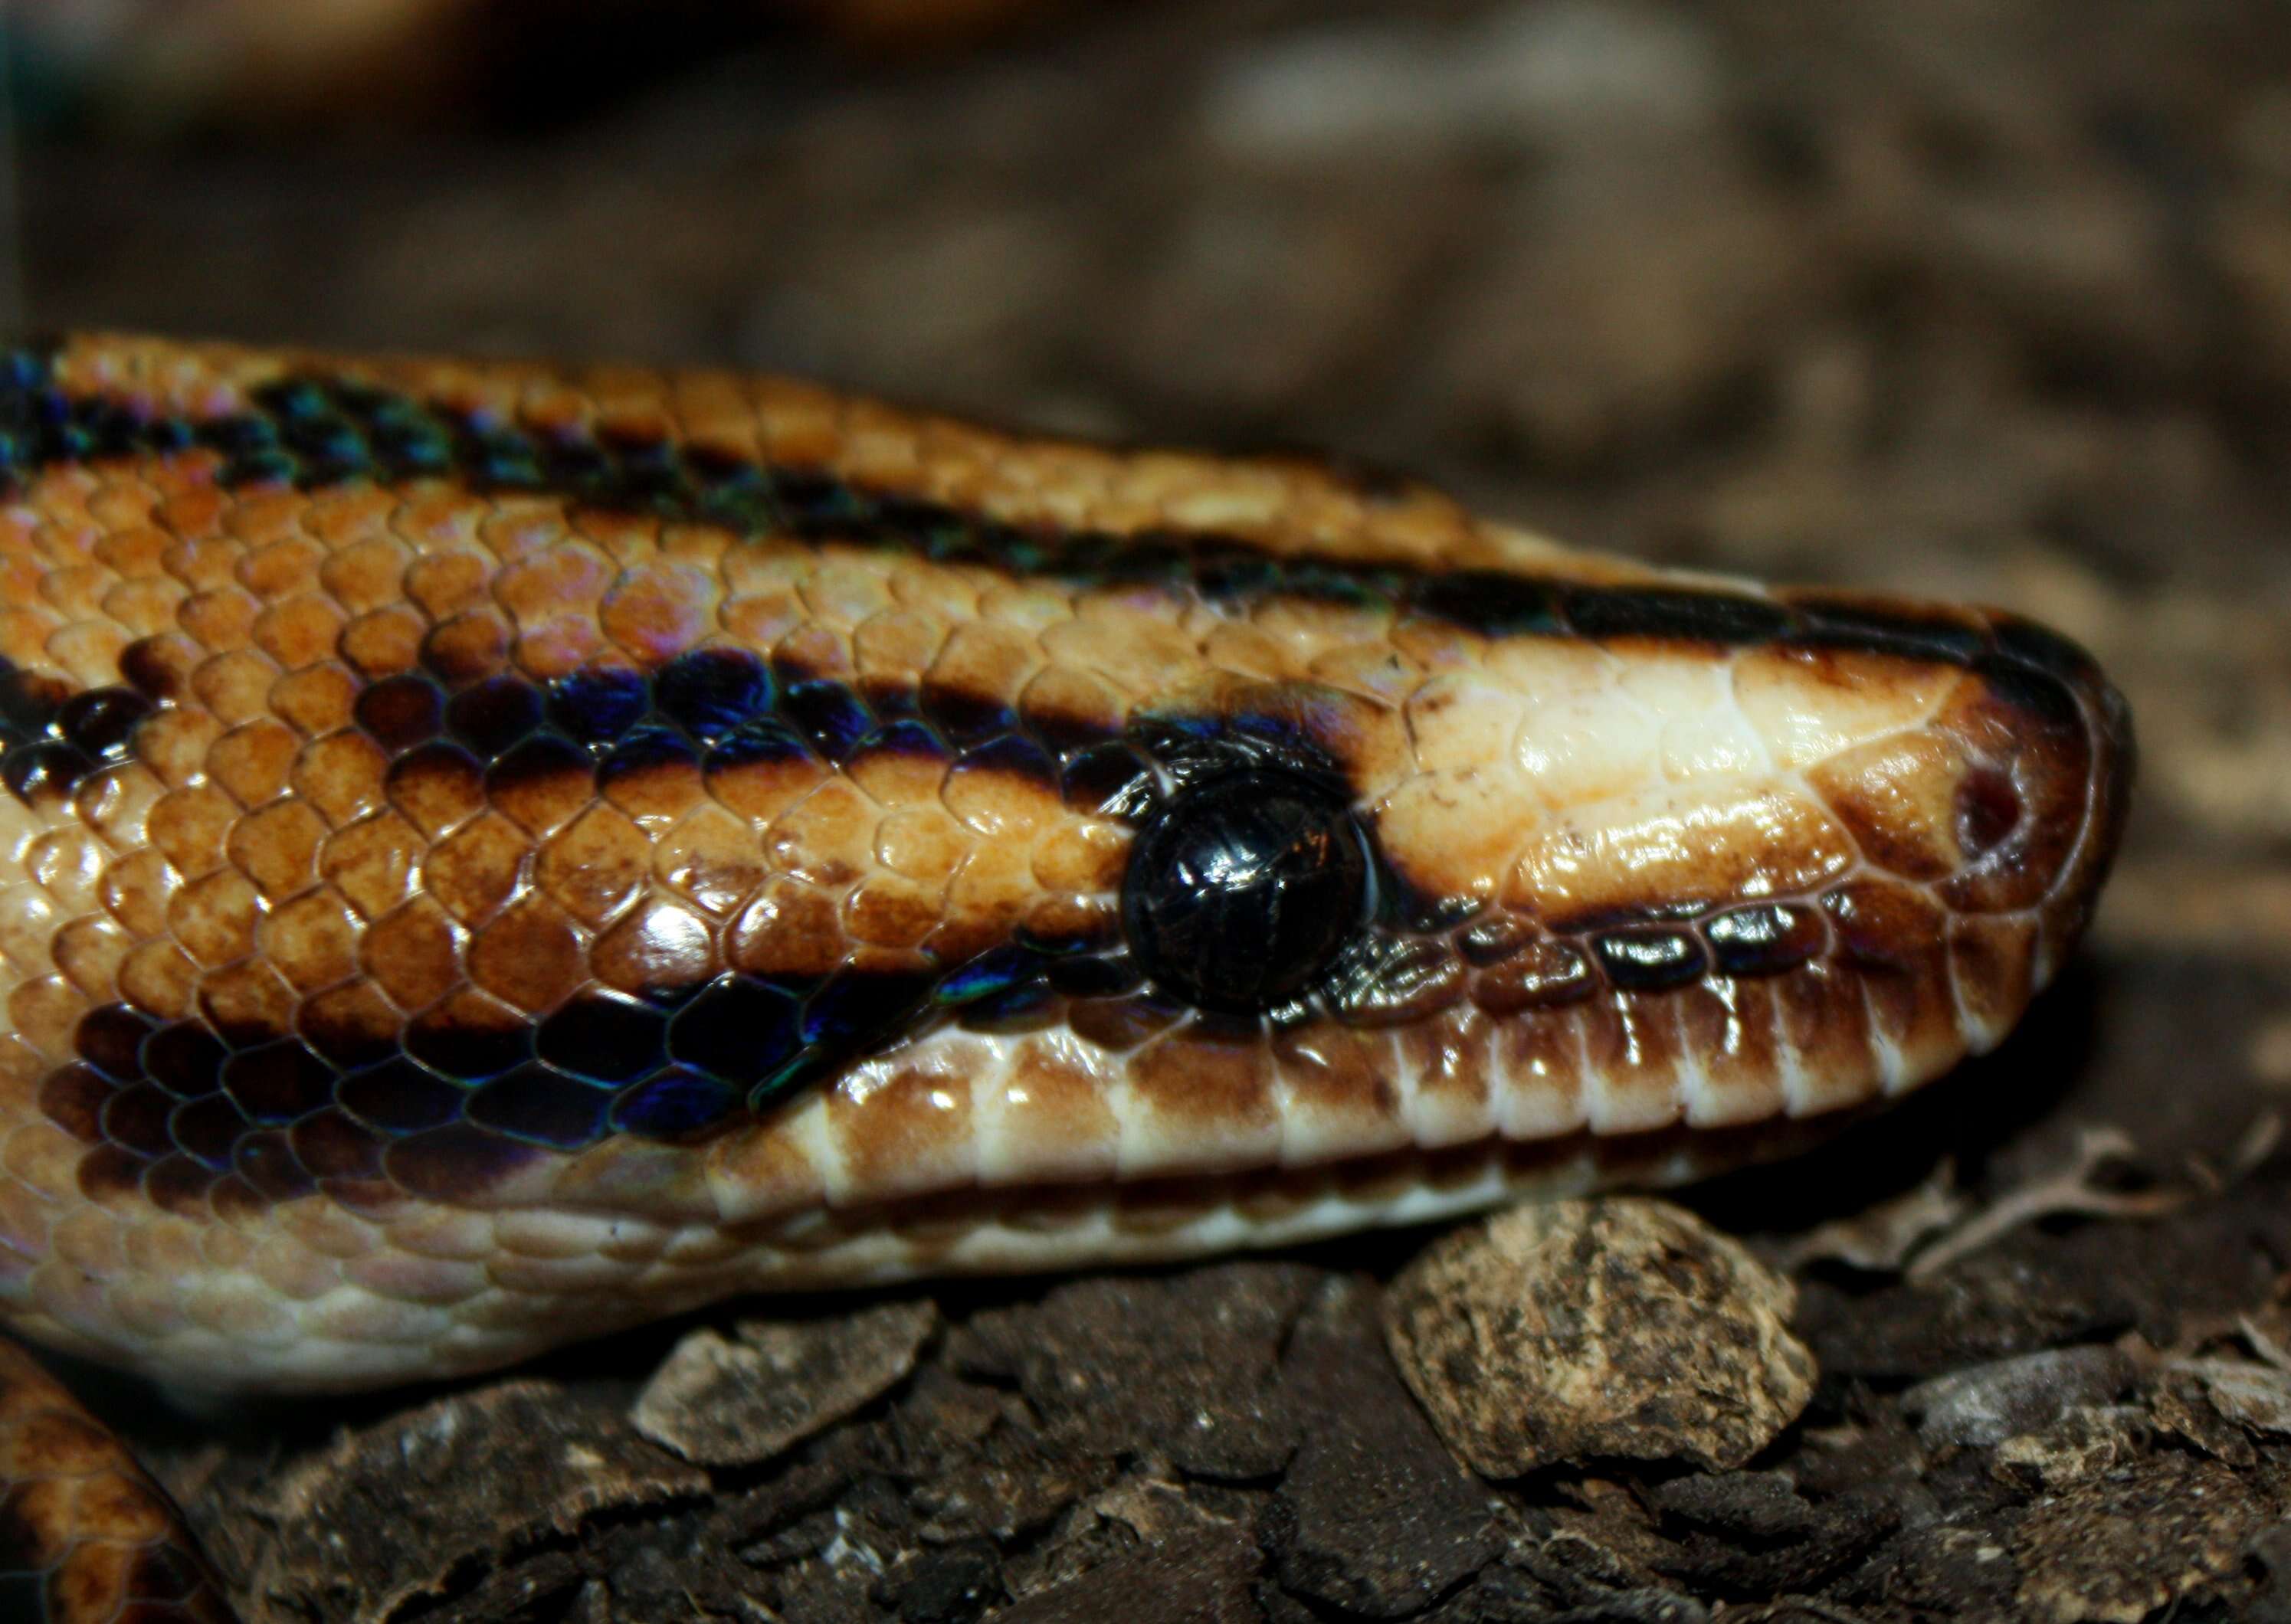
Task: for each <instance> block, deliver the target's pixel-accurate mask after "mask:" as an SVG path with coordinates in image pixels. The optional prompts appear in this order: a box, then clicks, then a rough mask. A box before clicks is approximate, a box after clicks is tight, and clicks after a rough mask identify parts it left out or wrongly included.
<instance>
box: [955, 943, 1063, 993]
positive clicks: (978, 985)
mask: <svg viewBox="0 0 2291 1624" xmlns="http://www.w3.org/2000/svg"><path fill="white" fill-rule="evenodd" d="M1041 969H1042V960H1041V954H1039V953H1034V952H1033V951H1032V950H1030V949H1027V948H1025V947H1017V946H1010V947H995V948H990V949H989V950H988V951H986V952H985V953H981V954H979V955H978V957H977V958H976V959H973V960H971V961H969V963H968V964H962V965H958V966H957V967H956V968H955V969H951V970H949V971H948V972H947V973H946V974H945V975H944V976H942V977H939V979H938V985H936V987H934V988H932V989H931V1001H932V1002H934V1003H936V1004H941V1005H945V1006H950V1007H952V1006H957V1005H961V1004H969V1003H976V1002H977V1001H979V1000H980V999H982V998H992V997H993V996H994V995H995V994H996V993H1004V992H1008V991H1009V989H1010V988H1012V987H1014V986H1016V985H1018V984H1019V983H1020V982H1022V981H1025V980H1027V979H1029V978H1030V977H1035V976H1039V975H1041Z"/></svg>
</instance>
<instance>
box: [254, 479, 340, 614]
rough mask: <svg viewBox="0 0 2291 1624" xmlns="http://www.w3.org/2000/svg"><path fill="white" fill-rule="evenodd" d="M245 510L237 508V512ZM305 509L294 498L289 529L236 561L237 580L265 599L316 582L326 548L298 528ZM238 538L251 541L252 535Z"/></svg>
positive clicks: (281, 596) (306, 588)
mask: <svg viewBox="0 0 2291 1624" xmlns="http://www.w3.org/2000/svg"><path fill="white" fill-rule="evenodd" d="M247 511H248V510H245V509H241V510H240V515H241V516H243V515H245V513H246V512H247ZM308 511H309V506H308V504H307V503H299V502H298V504H297V507H296V512H295V519H296V527H295V528H294V529H293V534H289V535H282V536H280V537H279V538H278V539H277V540H275V541H272V542H270V543H269V544H268V545H264V546H258V547H256V548H255V549H254V551H251V552H249V553H248V554H247V555H246V557H245V558H244V559H241V560H240V561H239V566H238V583H239V584H240V585H241V586H243V587H245V589H246V590H247V591H250V592H253V594H254V595H255V596H256V597H257V598H260V599H262V600H263V601H264V602H265V603H276V602H277V601H278V600H279V599H284V598H287V597H291V596H293V595H294V594H296V593H300V592H307V591H309V590H310V589H311V588H312V587H313V586H315V585H316V584H317V583H318V567H319V565H320V564H321V563H323V562H324V561H325V559H326V547H325V545H324V544H323V543H320V542H319V541H318V539H317V538H316V537H313V536H310V535H304V534H301V531H300V528H299V526H300V522H301V519H302V517H303V516H304V515H306V514H307V513H308ZM232 528H233V529H234V530H236V529H237V525H236V524H234V525H233V526H232ZM241 539H242V540H246V541H248V542H253V540H254V539H255V538H253V537H252V536H243V537H242V538H241Z"/></svg>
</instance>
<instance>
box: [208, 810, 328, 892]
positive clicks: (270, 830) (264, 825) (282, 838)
mask: <svg viewBox="0 0 2291 1624" xmlns="http://www.w3.org/2000/svg"><path fill="white" fill-rule="evenodd" d="M327 833H328V831H327V828H326V819H325V818H324V817H322V816H319V814H318V809H317V808H314V807H312V806H310V805H309V803H308V802H305V801H301V800H277V801H273V802H272V803H271V804H270V805H269V806H267V807H263V808H259V809H258V810H256V811H253V812H250V813H248V814H247V815H246V816H245V817H243V818H241V819H239V821H238V823H237V824H236V825H234V826H233V828H232V829H231V832H230V840H229V845H228V848H227V851H228V855H229V858H230V861H231V862H232V863H233V864H236V865H237V867H238V868H239V869H240V870H241V871H242V872H244V873H245V875H246V876H247V878H248V879H250V880H253V881H254V883H255V885H256V886H257V887H258V888H261V892H262V894H263V895H264V896H268V897H272V898H274V899H275V898H277V897H281V896H292V895H293V893H294V892H296V891H299V890H301V889H302V888H304V887H305V886H307V885H309V883H310V881H311V880H313V879H315V878H316V877H317V873H318V848H319V847H320V845H321V844H322V843H323V842H324V841H325V840H326V835H327Z"/></svg>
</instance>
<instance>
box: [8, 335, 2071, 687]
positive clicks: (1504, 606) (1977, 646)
mask: <svg viewBox="0 0 2291 1624" xmlns="http://www.w3.org/2000/svg"><path fill="white" fill-rule="evenodd" d="M54 353H55V352H54V351H53V350H52V349H50V350H40V349H26V350H17V351H15V352H13V353H12V355H10V356H8V357H7V358H4V359H0V479H6V480H11V481H16V482H20V481H21V480H22V479H23V478H26V477H27V476H28V475H30V474H32V473H34V472H36V471H37V470H40V469H42V468H45V467H50V466H54V465H57V464H61V463H68V462H83V461H86V460H89V459H92V458H100V457H109V456H126V455H135V454H157V455H164V454H169V453H173V452H177V451H181V450H183V449H185V448H187V447H190V446H205V447H207V448H209V449H211V450H213V451H214V452H215V453H217V454H220V455H221V457H222V458H223V459H224V461H223V464H222V467H221V470H220V472H219V474H218V478H220V479H221V482H222V483H223V484H225V485H226V486H237V485H245V484H255V483H261V482H265V481H284V482H287V483H291V484H293V485H296V486H302V487H312V486H324V485H329V484H335V483H340V482H342V481H345V480H350V479H358V478H366V479H373V480H374V481H377V482H379V483H384V484H390V483H397V482H401V481H405V480H410V479H418V478H450V479H454V480H457V481H459V482H461V483H462V484H464V485H466V486H469V487H470V488H471V489H473V490H477V491H480V492H490V491H515V492H528V493H535V494H554V495H559V496H562V497H565V498H566V499H567V500H569V501H572V502H577V503H581V504H584V505H588V506H593V507H599V508H605V509H610V510H615V511H634V512H643V513H652V514H657V515H660V516H661V517H663V518H669V519H681V520H690V521H698V522H703V523H711V524H718V525H722V526H724V527H727V528H729V529H731V530H734V531H736V532H737V533H739V534H742V535H767V534H771V535H791V536H794V537H797V538H799V539H805V540H812V541H845V542H850V543H855V544H859V545H865V546H873V547H883V548H889V549H895V550H896V551H901V552H904V553H908V554H911V555H912V556H915V557H919V558H925V559H933V560H936V561H940V562H946V563H962V564H977V565H984V566H987V567H993V568H996V569H1001V570H1005V571H1008V572H1010V573H1012V574H1014V575H1052V576H1056V577H1057V578H1058V579H1060V580H1062V581H1066V582H1069V583H1075V584H1079V585H1084V586H1087V585H1091V584H1097V583H1109V584H1121V583H1165V584H1168V585H1170V586H1172V587H1184V588H1186V589H1189V590H1191V591H1194V592H1196V593H1198V594H1200V595H1201V596H1202V598H1203V599H1207V600H1209V601H1210V602H1217V603H1245V602H1249V601H1252V600H1256V599H1263V598H1268V597H1283V598H1290V599H1306V600H1312V601H1321V602H1329V603H1334V604H1341V605H1348V606H1362V607H1372V608H1383V609H1389V610H1394V611H1397V612H1399V613H1402V614H1404V615H1411V616H1415V617H1419V618H1424V619H1429V620H1433V621H1435V622H1439V623H1444V624H1449V625H1453V626H1456V627H1458V628H1459V629H1462V630H1465V631H1472V632H1475V633H1479V634H1482V635H1485V636H1489V637H1515V636H1521V635H1537V636H1574V637H1582V638H1591V639H1624V638H1659V639H1673V640H1681V641H1688V642H1695V643H1701V644H1706V645H1709V644H1715V645H1719V646H1724V647H1739V646H1741V645H1745V644H1751V643H1757V642H1763V641H1767V640H1773V639H1805V640H1808V641H1813V642H1818V643H1822V644H1826V645H1829V646H1843V647H1859V648H1866V649H1868V650H1869V651H1871V652H1875V653H1884V654H1891V655H1902V656H1906V657H1910V658H1917V659H1930V660H1939V661H1943V662H1945V663H1951V664H1964V663H1967V662H1969V661H1970V660H1971V659H1972V658H1973V657H1974V656H1975V655H1977V654H1979V653H1981V652H1982V651H1983V650H1984V649H1987V648H1990V647H1993V643H1992V640H1991V639H1990V636H1989V634H1988V633H1987V632H1986V631H1982V630H1981V629H1980V628H1978V627H1974V626H1968V625H1965V624H1961V623H1950V622H1945V621H1941V620H1939V619H1935V620H1932V621H1925V620H1920V619H1917V618H1916V617H1914V616H1911V615H1906V614H1897V613H1888V612H1885V611H1879V610H1874V609H1865V608H1861V607H1855V606H1853V604H1852V603H1851V602H1850V600H1846V599H1837V600H1834V601H1830V600H1824V599H1819V598H1817V597H1815V596H1806V597H1804V598H1802V599H1798V600H1797V601H1796V602H1795V603H1789V604H1786V603H1784V602H1782V601H1780V600H1777V599H1768V598H1765V597H1762V596H1759V595H1756V594H1752V593H1741V592H1728V591H1700V590H1688V589H1679V588H1673V587H1661V586H1645V585H1617V586H1587V585H1582V584H1580V583H1572V582H1568V581H1564V580H1560V579H1542V578H1538V577H1535V576H1532V575H1524V574H1512V573H1507V572H1500V571H1490V570H1483V569H1467V570H1443V569H1438V568H1434V567H1415V566H1409V565H1403V564H1397V563H1369V562H1363V561H1360V560H1355V559H1335V558H1328V557H1322V556H1315V555H1312V554H1302V555H1299V554H1294V553H1277V552H1274V551H1271V550H1268V549H1266V548H1264V547H1260V546H1258V545H1255V544H1253V543H1250V542H1247V541H1245V540H1242V539H1241V538H1238V537H1234V536H1231V535H1221V534H1217V533H1203V532H1190V531H1178V530H1162V531H1153V532H1146V533H1141V534H1136V535H1113V534H1110V533H1106V532H1102V531H1087V530H1082V531H1076V530H1068V529H1063V528H1059V527H1054V526H1049V525H1036V526H1023V527H1022V526H1017V525H1012V524H1009V523H1006V522H1003V521H1001V520H998V519H993V518H992V517H991V516H988V515H985V514H983V513H979V512H976V511H966V510H963V509H961V508H956V507H952V506H948V505H945V504H943V503H939V502H928V501H924V500H921V499H919V498H916V497H912V496H908V495H903V494H894V493H887V492H880V491H875V490H871V489H869V488H867V487H866V486H861V485H859V484H856V483H855V482H853V481H851V480H848V479H845V478H840V477H839V476H837V475H835V474H833V473H832V472H829V471H827V470H821V469H818V468H809V467H798V466H790V465H784V464H776V463H770V462H758V461H753V460H750V459H747V458H744V457H741V456H738V455H735V454H728V453H726V452H724V451H722V450H719V449H717V448H713V447H707V446H694V445H687V444H684V443H681V442H679V441H678V440H675V439H673V438H639V437H636V436H632V435H630V434H627V433H622V432H615V431H612V430H589V429H584V428H580V427H576V426H567V425H549V424H541V423H533V422H518V421H515V420H511V419H508V418H504V417H502V416H500V415H498V414H494V413H491V412H489V411H486V410H484V409H481V408H477V407H472V406H467V405H456V404H454V403H450V402H446V401H439V400H428V399H423V398H418V397H415V396H411V395H406V394H402V393H398V392H396V391H393V390H385V389H381V388H378V387H375V386H374V385H372V384H369V383H365V382H358V381H356V380H352V379H346V378H342V377H339V376H332V375H326V374H301V375H295V376H290V377H287V378H283V379H280V380H277V381H276V382H271V383H268V384H264V385H261V386H259V387H258V388H256V389H255V390H253V391H252V392H251V395H250V406H249V409H248V410H245V411H244V412H240V413H237V414H230V415H228V416H224V417H220V418H213V419H206V420H194V419H184V418H176V417H148V416H142V415H139V414H137V413H136V412H135V411H133V409H132V408H131V407H129V406H126V405H125V404H124V403H121V402H119V401H116V400H112V399H109V398H104V397H101V396H86V395H75V394H72V393H70V392H68V391H66V390H62V389H61V388H60V387H58V386H57V385H56V383H55V382H54V375H53V363H54ZM2016 658H2018V659H2019V660H2022V661H2024V662H2030V663H2046V661H2047V658H2048V656H2046V655H2024V654H2018V653H2017V651H2016Z"/></svg>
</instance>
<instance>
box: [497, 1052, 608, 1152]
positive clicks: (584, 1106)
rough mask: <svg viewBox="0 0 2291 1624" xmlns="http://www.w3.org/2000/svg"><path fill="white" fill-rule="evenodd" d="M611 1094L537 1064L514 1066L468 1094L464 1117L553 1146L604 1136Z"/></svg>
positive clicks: (573, 1144)
mask: <svg viewBox="0 0 2291 1624" xmlns="http://www.w3.org/2000/svg"><path fill="white" fill-rule="evenodd" d="M612 1105H613V1096H612V1095H611V1093H610V1092H608V1091H607V1090H606V1089H598V1088H593V1087H591V1085H589V1084H588V1083H585V1082H582V1081H579V1080H578V1079H576V1078H572V1077H567V1075H565V1073H562V1072H559V1071H557V1070H555V1069H553V1068H551V1067H550V1066H546V1065H537V1064H536V1065H520V1066H518V1068H517V1069H516V1070H515V1071H513V1072H511V1073H509V1074H508V1075H507V1076H505V1077H497V1078H495V1079H494V1081H491V1082H489V1083H486V1085H485V1086H484V1087H483V1088H481V1089H478V1091H477V1092H476V1093H475V1094H473V1095H472V1096H470V1121H471V1122H476V1123H478V1125H479V1126H481V1127H486V1128H491V1129H493V1130H495V1131H497V1132H500V1133H505V1134H508V1135H509V1136H510V1138H517V1139H527V1140H530V1141H532V1142H534V1143H535V1144H539V1145H548V1146H554V1147H556V1148H557V1149H559V1150H574V1149H577V1148H579V1147H580V1146H583V1145H593V1144H595V1143H596V1142H597V1141H598V1140H599V1139H600V1138H603V1137H604V1128H605V1115H606V1113H607V1112H608V1111H609V1110H611V1108H612Z"/></svg>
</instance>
